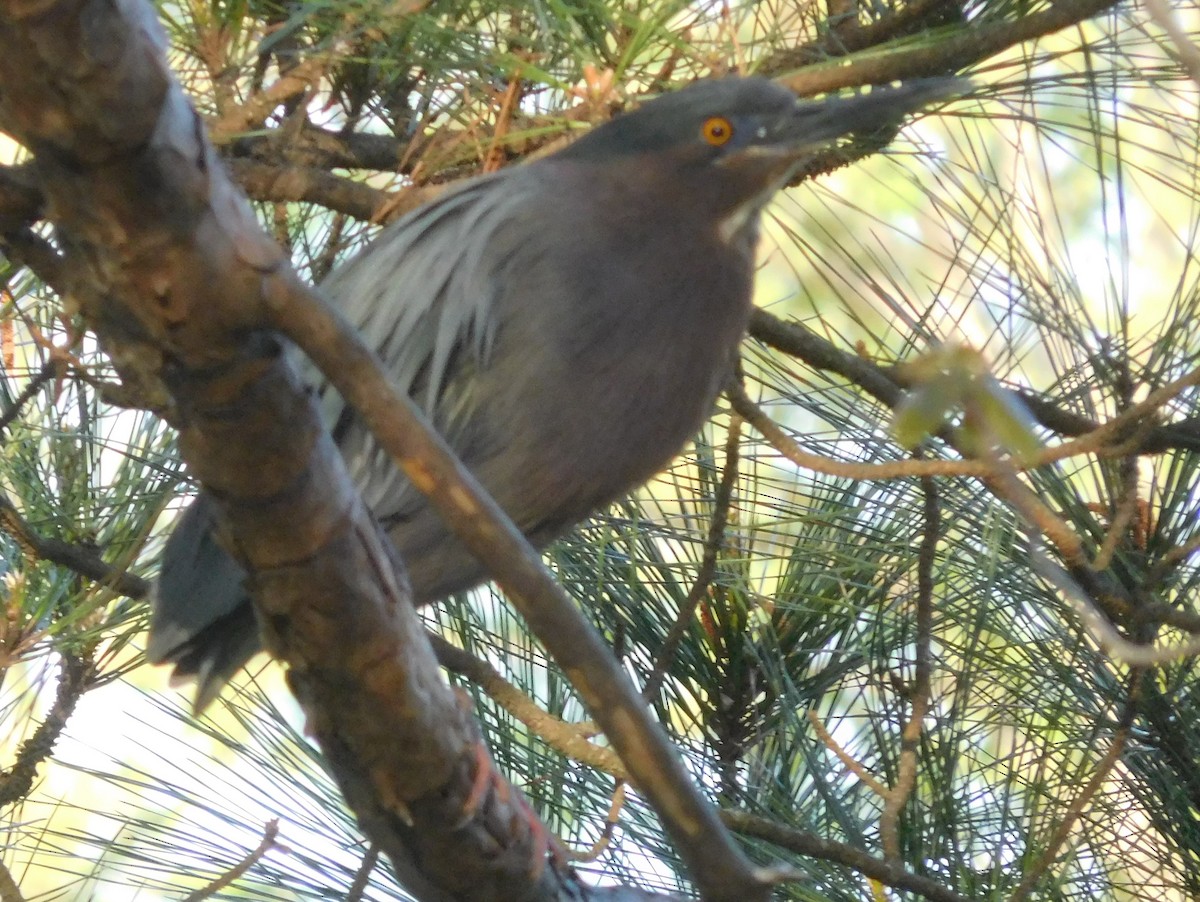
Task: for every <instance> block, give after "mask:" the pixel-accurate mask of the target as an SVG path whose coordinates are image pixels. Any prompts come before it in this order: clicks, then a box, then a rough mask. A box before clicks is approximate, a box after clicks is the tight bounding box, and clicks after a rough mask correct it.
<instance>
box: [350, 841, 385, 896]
mask: <svg viewBox="0 0 1200 902" xmlns="http://www.w3.org/2000/svg"><path fill="white" fill-rule="evenodd" d="M378 861H379V847H378V846H377V845H375V844H374V843H371V844H370V845H369V846H367V852H366V854H365V855H363V860H362V864H361V865H359V867H358V871H357V872H356V873H355V874H354V881H353V882H352V883H351V884H350V889H348V890H347V891H346V902H361V899H362V897H363V893H365V892H366V891H367V884H368V883H369V882H370V880H371V872H372V871H373V870H375V865H376V864H377V863H378Z"/></svg>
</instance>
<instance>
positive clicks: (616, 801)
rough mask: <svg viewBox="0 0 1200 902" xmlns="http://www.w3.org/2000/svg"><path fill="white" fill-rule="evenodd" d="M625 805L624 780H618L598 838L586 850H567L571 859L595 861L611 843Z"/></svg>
mask: <svg viewBox="0 0 1200 902" xmlns="http://www.w3.org/2000/svg"><path fill="white" fill-rule="evenodd" d="M624 807H625V781H624V780H618V781H617V785H616V788H615V789H613V795H612V803H611V804H610V805H609V806H608V814H607V815H605V817H604V830H603V831H602V832H601V834H600V838H599V839H597V840H596V841H595V842H594V843H592V845H591V848H589V849H588V850H587V851H586V852H568V853H567V854H568V856H569V857H570V859H571V860H572V861H584V862H587V861H595V860H596V859H597V858H599V857H600V856H601V855H603V854H604V850H605V849H607V848H608V847H609V845H610V844H611V843H612V838H613V834H614V833H616V831H617V824H618V823H620V820H621V809H622V808H624Z"/></svg>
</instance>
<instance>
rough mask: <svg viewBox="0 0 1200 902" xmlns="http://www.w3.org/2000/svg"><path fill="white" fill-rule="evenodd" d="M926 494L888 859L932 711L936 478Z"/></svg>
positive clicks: (888, 814) (884, 833)
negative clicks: (907, 707)
mask: <svg viewBox="0 0 1200 902" xmlns="http://www.w3.org/2000/svg"><path fill="white" fill-rule="evenodd" d="M921 485H922V488H923V489H924V493H925V535H924V537H923V538H922V540H921V547H920V550H919V552H918V554H917V641H916V660H915V671H916V672H915V677H914V679H913V686H912V691H911V692H910V693H908V697H909V698H910V699H911V700H912V710H911V711H910V712H909V715H908V719H907V720H906V721H905V723H904V726H903V728H902V729H901V731H900V766H899V769H898V773H897V775H896V781H895V783H893V784H892V788H891V789H890V790H888V792H887V794H886V795H885V796H884V804H883V813H882V814H881V815H880V818H879V834H880V838H881V840H882V844H883V855H884V858H887V859H888V860H889V861H896V862H898V861H900V813H901V812H902V811H903V810H904V806H905V804H906V803H907V802H908V799H909V796H911V795H912V791H913V787H914V786H915V785H916V782H917V764H918V761H917V744H918V741H919V740H920V738H921V731H922V729H923V727H924V723H925V714H926V712H927V711H928V710H929V694H930V691H931V690H930V679H931V671H932V664H931V659H930V644H931V642H932V638H933V566H934V563H935V562H936V560H937V549H938V539H939V537H940V501H939V498H938V490H937V485H936V484H935V483H934V481H933V479H931V478H929V477H926V478H925V479H923V480H921Z"/></svg>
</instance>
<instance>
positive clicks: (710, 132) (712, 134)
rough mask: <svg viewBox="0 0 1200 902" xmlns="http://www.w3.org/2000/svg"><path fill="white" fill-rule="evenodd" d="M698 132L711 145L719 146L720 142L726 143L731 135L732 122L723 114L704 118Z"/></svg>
mask: <svg viewBox="0 0 1200 902" xmlns="http://www.w3.org/2000/svg"><path fill="white" fill-rule="evenodd" d="M700 134H701V135H702V136H703V138H704V140H705V141H707V142H708V143H709V144H711V145H712V146H713V147H720V146H721V145H722V144H728V143H729V139H730V138H732V137H733V123H732V122H730V121H729V120H728V119H726V118H725V117H724V116H712V117H710V118H708V119H705V120H704V125H702V126H701V127H700Z"/></svg>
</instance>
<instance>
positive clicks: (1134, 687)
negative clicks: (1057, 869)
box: [1008, 669, 1145, 902]
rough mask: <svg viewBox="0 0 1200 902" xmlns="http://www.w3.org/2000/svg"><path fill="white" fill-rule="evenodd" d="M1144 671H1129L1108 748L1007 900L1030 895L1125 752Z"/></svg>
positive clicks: (1021, 901)
mask: <svg viewBox="0 0 1200 902" xmlns="http://www.w3.org/2000/svg"><path fill="white" fill-rule="evenodd" d="M1144 674H1145V671H1143V670H1141V669H1135V670H1134V672H1133V673H1132V675H1131V685H1130V691H1129V698H1128V699H1127V700H1126V702H1125V707H1124V709H1123V710H1122V711H1121V719H1120V720H1119V721H1118V722H1117V729H1116V732H1115V733H1114V734H1113V738H1112V742H1111V743H1110V744H1109V747H1108V751H1107V752H1105V754H1104V757H1103V758H1101V759H1100V761H1099V762H1098V763H1097V764H1096V771H1095V773H1093V774H1092V778H1091V779H1090V780H1088V782H1087V785H1086V786H1084V787H1083V789H1082V790H1081V791H1080V793H1079V794H1078V795H1077V796H1076V797H1075V798H1074V799H1072V800H1071V804H1070V805H1068V806H1067V810H1066V811H1065V812H1064V813H1063V816H1062V820H1060V821H1059V823H1058V826H1057V827H1056V828H1055V830H1054V833H1053V834H1052V835H1051V837H1050V841H1049V842H1047V843H1046V848H1045V849H1043V850H1042V854H1041V856H1040V857H1039V858H1038V860H1037V861H1036V862H1034V864H1033V865H1032V866H1031V867H1030V868H1029V869H1028V870H1027V871H1026V872H1025V874H1024V876H1022V877H1021V882H1020V883H1018V884H1017V888H1016V889H1015V890H1013V893H1012V895H1011V896H1009V897H1008V902H1024V900H1025V899H1027V898H1029V894H1030V893H1031V892H1033V888H1034V887H1035V886H1036V885H1037V882H1038V881H1039V880H1040V879H1041V878H1042V875H1043V874H1045V873H1046V871H1048V870H1049V869H1050V866H1051V865H1052V864H1054V860H1055V859H1056V858H1057V857H1058V851H1059V849H1061V848H1062V845H1063V843H1065V842H1066V841H1067V839H1068V838H1069V837H1070V835H1071V832H1072V831H1073V830H1074V829H1075V824H1076V822H1077V821H1078V820H1079V818H1080V816H1081V815H1082V814H1083V811H1084V809H1085V808H1087V806H1088V803H1090V802H1091V800H1092V798H1093V797H1094V796H1095V795H1096V793H1097V792H1098V791H1099V790H1100V787H1101V786H1102V785H1103V784H1104V781H1105V780H1107V779H1108V775H1109V773H1110V772H1111V771H1112V769H1113V766H1114V765H1115V764H1116V763H1117V761H1118V760H1119V759H1120V757H1121V753H1122V752H1124V751H1125V743H1126V742H1128V740H1129V731H1130V728H1131V727H1132V726H1133V718H1134V715H1135V714H1136V713H1137V699H1138V698H1139V696H1140V694H1141V693H1140V691H1139V686H1140V685H1141V681H1142V679H1143V677H1144Z"/></svg>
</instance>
